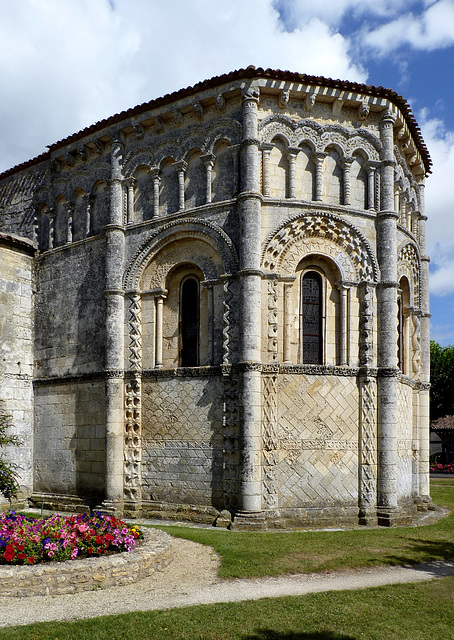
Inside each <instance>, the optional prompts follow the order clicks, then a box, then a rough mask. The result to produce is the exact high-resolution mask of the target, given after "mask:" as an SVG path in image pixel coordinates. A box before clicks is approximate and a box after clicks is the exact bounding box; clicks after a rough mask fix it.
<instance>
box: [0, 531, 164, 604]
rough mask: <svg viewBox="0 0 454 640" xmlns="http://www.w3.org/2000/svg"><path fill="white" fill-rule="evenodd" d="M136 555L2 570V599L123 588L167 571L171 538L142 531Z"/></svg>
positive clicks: (0, 591) (133, 552) (7, 567)
mask: <svg viewBox="0 0 454 640" xmlns="http://www.w3.org/2000/svg"><path fill="white" fill-rule="evenodd" d="M143 532H144V540H143V541H142V543H141V544H140V546H139V547H138V548H137V549H135V550H134V551H129V552H127V551H126V552H123V553H118V554H113V555H111V556H104V557H100V558H86V559H83V560H67V561H66V562H51V563H46V564H39V565H36V566H33V567H26V566H23V565H20V566H19V565H14V566H0V595H1V596H5V597H10V596H13V597H24V596H49V595H60V594H64V593H77V592H79V591H91V590H94V589H98V588H106V587H120V586H122V585H125V584H130V583H132V582H137V581H138V580H142V579H143V578H146V577H148V576H150V575H151V574H152V573H154V572H155V571H161V570H162V569H164V568H165V567H166V566H167V565H168V564H170V562H171V561H172V559H173V553H172V549H171V546H172V538H171V536H169V535H168V534H167V533H164V532H163V531H159V530H157V529H143Z"/></svg>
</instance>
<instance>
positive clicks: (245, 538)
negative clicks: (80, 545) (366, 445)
mask: <svg viewBox="0 0 454 640" xmlns="http://www.w3.org/2000/svg"><path fill="white" fill-rule="evenodd" d="M431 491H432V497H433V500H434V502H435V503H436V504H438V505H443V506H447V507H449V508H450V509H453V510H454V478H450V479H445V478H442V479H441V481H440V482H439V481H438V479H437V480H434V482H433V483H432V487H431ZM159 528H160V529H162V530H164V531H167V532H168V533H170V534H171V535H173V536H178V537H181V538H186V539H188V540H193V541H195V542H200V543H202V544H207V545H210V546H212V547H214V549H215V550H216V551H217V553H218V554H219V555H220V557H221V559H222V563H221V568H220V572H219V575H220V576H221V577H223V578H247V577H260V576H276V575H281V574H285V573H311V572H321V571H336V570H342V569H347V568H361V567H376V566H379V565H401V564H408V563H415V562H428V561H430V560H443V559H446V558H454V511H453V512H452V513H451V514H450V515H449V516H447V517H445V518H441V519H440V520H439V521H438V522H436V523H435V524H432V525H428V526H424V527H397V528H376V529H365V528H364V529H355V530H346V531H292V532H276V531H275V532H251V531H248V532H240V531H227V530H222V529H214V528H213V529H197V528H194V527H181V526H162V527H159Z"/></svg>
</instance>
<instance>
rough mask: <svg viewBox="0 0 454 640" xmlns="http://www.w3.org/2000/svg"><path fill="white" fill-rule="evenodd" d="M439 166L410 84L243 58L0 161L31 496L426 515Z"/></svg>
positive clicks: (3, 295)
mask: <svg viewBox="0 0 454 640" xmlns="http://www.w3.org/2000/svg"><path fill="white" fill-rule="evenodd" d="M430 167H431V160H430V157H429V154H428V151H427V149H426V147H425V145H424V142H423V139H422V137H421V133H420V130H419V128H418V125H417V123H416V121H415V119H414V117H413V114H412V112H411V110H410V108H409V106H408V104H407V102H406V101H405V100H404V99H403V98H402V97H400V96H399V95H398V94H397V93H395V92H393V91H391V90H389V89H384V88H383V87H373V86H365V85H361V84H356V83H351V82H343V81H339V80H331V79H326V78H321V77H314V76H307V75H303V74H298V73H290V72H288V71H272V70H269V69H268V70H264V69H261V68H258V69H256V68H254V67H248V68H247V69H243V70H239V71H235V72H232V73H229V74H226V75H223V76H219V77H215V78H212V79H211V80H207V81H204V82H201V83H199V84H197V85H195V86H193V87H189V88H187V89H182V90H181V91H177V92H175V93H172V94H170V95H165V96H164V97H162V98H159V99H157V100H153V101H151V102H148V103H146V104H142V105H139V106H137V107H135V108H133V109H130V110H128V111H124V112H122V113H120V114H118V115H114V116H112V117H110V118H108V119H107V120H103V121H101V122H98V123H96V124H94V125H92V126H90V127H88V128H87V129H84V130H83V131H80V132H78V133H75V134H73V135H71V136H69V137H68V138H66V139H64V140H61V141H59V142H57V143H55V144H52V145H51V146H50V147H48V151H46V152H45V153H43V154H42V155H40V156H38V157H37V158H34V159H32V160H30V161H28V162H25V163H24V164H21V165H19V166H17V167H14V168H13V169H11V170H9V171H6V172H5V173H3V174H2V175H0V270H1V271H0V310H1V314H0V361H1V366H0V383H1V392H0V401H1V403H2V407H3V408H4V409H6V410H7V411H8V413H9V414H11V415H12V417H13V422H14V425H15V428H16V430H17V433H19V435H20V436H21V438H22V440H23V443H24V444H23V446H22V447H21V448H20V450H19V449H15V450H10V451H9V455H11V456H14V457H15V458H17V457H18V456H19V460H20V464H21V474H22V484H23V493H24V496H25V497H26V498H28V499H31V500H32V501H33V502H34V503H35V504H44V505H45V506H46V505H48V506H53V507H54V508H57V507H58V508H67V509H76V508H77V509H79V508H83V507H84V506H85V505H89V506H99V505H101V507H102V508H103V509H105V510H107V511H109V512H115V513H118V514H123V515H138V516H149V517H150V516H151V517H156V516H158V517H159V516H162V517H175V518H179V519H184V518H186V519H193V520H198V521H205V522H214V521H215V520H216V519H217V518H219V516H220V514H221V517H222V520H223V521H226V520H228V519H229V518H230V517H231V518H233V526H234V527H238V528H241V527H262V528H263V527H273V526H297V525H309V526H310V525H317V524H323V525H329V524H331V523H342V522H343V523H358V522H359V523H362V524H376V523H377V522H378V523H379V524H383V525H390V524H396V523H402V522H409V521H411V519H412V517H413V516H414V515H415V513H416V511H417V509H418V508H419V509H420V508H422V506H423V505H424V504H425V503H427V502H428V501H429V497H428V494H429V475H428V472H429V468H428V457H429V402H428V394H429V390H428V389H429V384H428V382H429V296H428V263H429V259H428V257H427V256H426V255H425V224H426V216H425V212H424V179H425V176H426V175H427V174H428V173H430ZM227 512H228V515H227Z"/></svg>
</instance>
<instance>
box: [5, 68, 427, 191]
mask: <svg viewBox="0 0 454 640" xmlns="http://www.w3.org/2000/svg"><path fill="white" fill-rule="evenodd" d="M254 78H257V79H259V78H272V79H277V80H283V81H287V82H299V83H301V84H312V85H315V86H324V87H333V88H338V89H346V90H349V91H354V92H357V93H363V94H365V95H370V96H375V97H379V98H386V99H388V100H389V101H390V102H392V103H393V104H394V105H396V106H397V107H398V108H399V110H400V111H401V112H402V114H403V115H404V117H405V119H406V122H407V124H408V128H409V130H410V132H411V134H412V136H413V138H414V140H415V142H416V145H417V148H418V151H419V153H420V154H421V157H422V160H423V162H424V168H425V171H426V174H429V173H431V167H432V160H431V158H430V155H429V151H428V149H427V147H426V145H425V143H424V140H423V137H422V134H421V130H420V128H419V126H418V124H417V122H416V119H415V117H414V115H413V113H412V111H411V108H410V106H409V104H408V102H407V101H406V100H405V99H404V98H402V96H400V95H399V94H398V93H396V92H395V91H394V90H392V89H386V88H384V87H382V86H379V87H375V86H373V85H365V84H360V83H357V82H349V81H347V80H339V79H337V80H335V79H332V78H324V77H323V76H311V75H307V74H304V73H296V72H293V71H288V70H286V71H280V70H274V69H263V68H262V67H257V68H256V67H254V66H249V67H247V68H246V69H238V70H236V71H231V72H229V73H225V74H222V75H220V76H214V77H213V78H210V79H207V80H203V81H201V82H198V83H197V84H195V85H194V86H189V87H186V88H184V89H179V90H178V91H174V92H173V93H168V94H166V95H164V96H162V97H160V98H156V99H154V100H150V101H149V102H144V103H142V104H139V105H137V106H135V107H132V108H131V109H127V110H126V111H121V112H120V113H117V114H115V115H112V116H110V117H109V118H106V119H104V120H100V121H99V122H96V123H94V124H92V125H90V126H89V127H86V128H85V129H82V130H81V131H78V132H76V133H74V134H72V135H70V136H68V137H67V138H63V139H62V140H59V141H57V142H55V143H54V144H52V145H49V147H48V149H49V151H46V152H44V153H42V154H41V155H39V156H37V157H36V158H32V159H31V160H28V161H27V162H23V163H22V164H19V165H16V166H15V167H12V168H11V169H8V170H7V171H5V172H4V173H2V174H0V179H3V178H6V177H8V176H9V175H12V174H13V173H16V172H17V171H21V170H23V169H26V168H27V167H30V166H32V165H34V164H38V163H39V162H42V161H44V160H47V159H48V158H50V154H51V153H52V152H53V151H56V150H58V149H60V148H61V147H64V146H66V145H68V144H71V143H73V142H76V141H77V140H80V139H81V138H84V137H86V136H88V135H90V134H92V133H95V132H96V131H99V130H101V129H104V128H105V127H109V126H112V125H114V124H118V123H120V122H121V121H122V120H125V119H127V118H131V117H135V116H137V115H139V114H141V113H144V112H146V111H149V110H150V109H155V108H157V107H161V106H165V105H166V104H169V103H171V102H175V101H176V100H181V99H182V98H185V97H188V96H191V95H194V94H196V93H198V92H200V91H203V90H206V89H210V88H214V87H217V86H219V85H221V84H226V83H228V82H232V81H234V80H242V79H254Z"/></svg>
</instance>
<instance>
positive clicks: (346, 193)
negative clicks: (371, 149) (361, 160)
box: [341, 158, 353, 205]
mask: <svg viewBox="0 0 454 640" xmlns="http://www.w3.org/2000/svg"><path fill="white" fill-rule="evenodd" d="M352 162H353V158H342V160H341V167H342V196H343V197H342V204H345V205H349V204H350V168H351V166H352Z"/></svg>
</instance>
